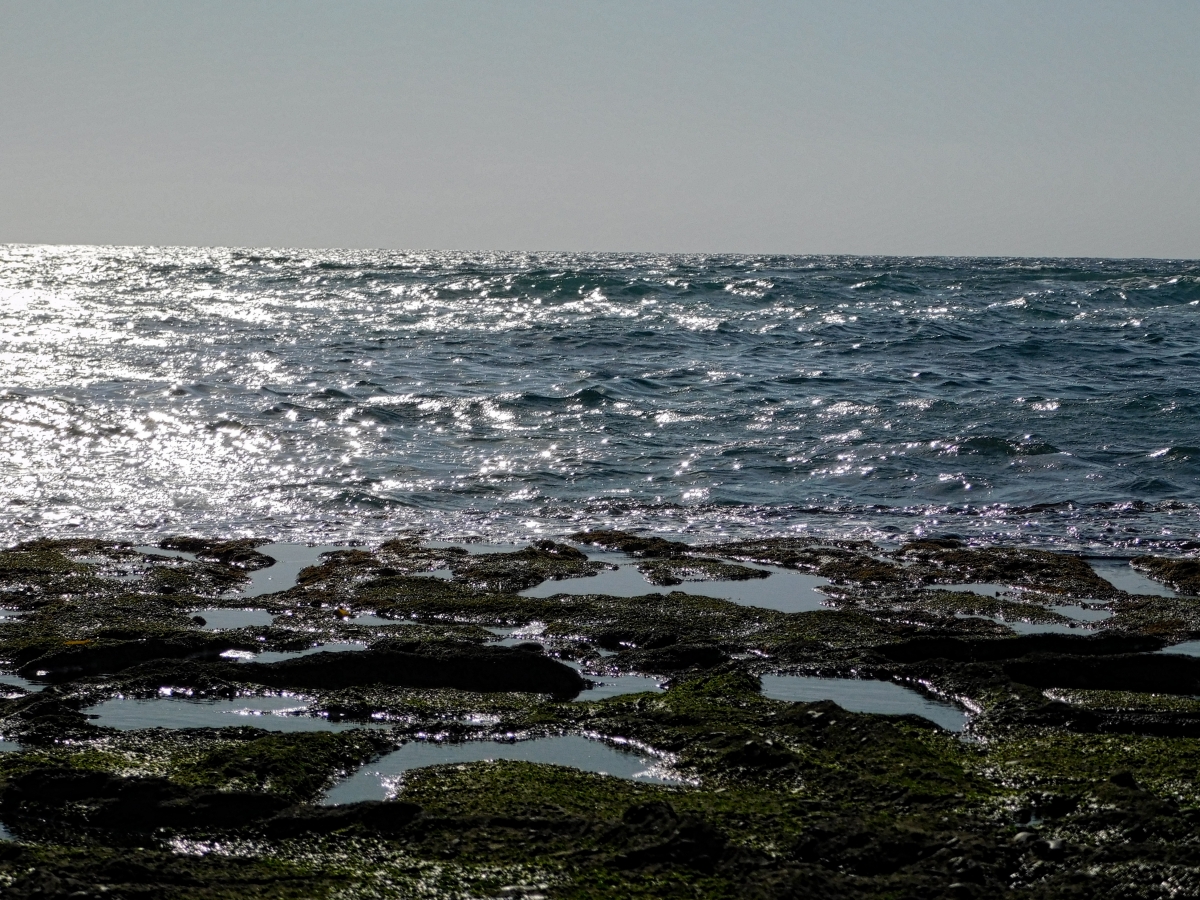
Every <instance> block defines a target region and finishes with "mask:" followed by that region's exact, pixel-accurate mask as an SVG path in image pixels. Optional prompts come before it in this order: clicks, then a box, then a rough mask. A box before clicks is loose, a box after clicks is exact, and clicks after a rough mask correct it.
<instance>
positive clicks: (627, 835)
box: [608, 801, 729, 872]
mask: <svg viewBox="0 0 1200 900" xmlns="http://www.w3.org/2000/svg"><path fill="white" fill-rule="evenodd" d="M621 822H622V824H623V825H624V826H625V827H624V829H623V834H622V835H621V837H622V838H623V839H624V841H625V842H626V843H627V844H633V845H634V846H632V847H630V848H629V849H627V850H624V851H622V852H620V853H617V854H615V855H614V856H612V857H611V858H610V859H609V861H608V864H609V865H610V866H612V867H613V868H617V869H625V870H631V869H650V870H655V869H661V868H663V867H665V866H672V867H673V866H679V865H682V866H686V867H688V868H691V869H697V870H699V871H702V872H705V871H707V872H711V871H712V870H713V869H714V868H715V867H716V865H717V863H718V862H719V861H720V859H721V857H722V856H723V855H724V852H725V849H726V847H727V846H728V844H729V839H728V838H727V837H726V836H725V835H724V834H723V833H722V832H721V831H719V830H718V829H716V828H714V827H713V826H712V825H710V824H708V823H707V822H705V821H703V820H702V819H699V818H697V817H695V816H689V815H680V814H679V813H677V812H676V811H675V808H674V807H673V806H672V805H671V804H670V803H667V802H665V801H657V802H652V803H645V804H640V805H638V806H632V807H630V808H629V809H627V810H626V811H625V814H624V815H623V816H622V818H621Z"/></svg>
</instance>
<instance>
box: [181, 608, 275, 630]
mask: <svg viewBox="0 0 1200 900" xmlns="http://www.w3.org/2000/svg"><path fill="white" fill-rule="evenodd" d="M192 615H194V616H200V618H202V619H204V625H203V626H202V627H203V628H204V630H205V631H225V630H226V629H232V628H263V627H265V626H267V625H270V624H271V623H272V622H274V621H275V617H274V616H273V615H272V614H271V613H269V612H267V611H266V610H265V609H222V608H220V607H213V608H211V609H195V610H192Z"/></svg>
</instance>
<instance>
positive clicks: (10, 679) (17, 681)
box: [0, 674, 45, 691]
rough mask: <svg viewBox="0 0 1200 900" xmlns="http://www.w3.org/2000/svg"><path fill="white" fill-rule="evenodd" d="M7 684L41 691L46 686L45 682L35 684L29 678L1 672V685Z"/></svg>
mask: <svg viewBox="0 0 1200 900" xmlns="http://www.w3.org/2000/svg"><path fill="white" fill-rule="evenodd" d="M6 684H9V685H12V686H13V687H19V688H24V689H25V690H27V691H40V690H42V689H43V688H44V687H45V685H44V684H35V683H34V682H32V681H30V680H29V679H28V678H22V677H21V676H20V675H8V674H0V685H6Z"/></svg>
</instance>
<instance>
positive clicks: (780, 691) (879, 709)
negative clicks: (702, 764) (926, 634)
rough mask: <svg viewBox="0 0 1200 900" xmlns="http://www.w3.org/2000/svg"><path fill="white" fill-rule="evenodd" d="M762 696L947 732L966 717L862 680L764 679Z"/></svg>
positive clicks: (883, 684)
mask: <svg viewBox="0 0 1200 900" xmlns="http://www.w3.org/2000/svg"><path fill="white" fill-rule="evenodd" d="M762 694H763V696H764V697H769V698H771V699H772V700H787V701H789V702H792V703H797V702H804V703H812V702H814V701H817V700H832V701H833V702H834V703H836V704H837V705H838V706H840V707H842V709H845V710H849V711H850V712H858V713H879V714H881V715H885V716H898V715H904V714H906V713H911V714H912V715H916V716H921V717H922V718H925V719H929V720H930V721H931V722H934V723H936V724H938V725H940V726H942V728H945V729H946V730H947V731H962V730H963V728H964V727H966V724H967V714H966V713H964V712H963V711H962V710H960V709H958V708H957V707H955V706H951V705H950V704H949V703H940V702H938V701H936V700H929V699H927V698H926V697H923V696H921V695H920V694H918V693H917V692H916V691H914V690H911V689H909V688H906V687H901V686H900V685H898V684H895V683H893V682H891V681H874V680H870V679H866V678H814V677H809V676H803V675H764V676H762Z"/></svg>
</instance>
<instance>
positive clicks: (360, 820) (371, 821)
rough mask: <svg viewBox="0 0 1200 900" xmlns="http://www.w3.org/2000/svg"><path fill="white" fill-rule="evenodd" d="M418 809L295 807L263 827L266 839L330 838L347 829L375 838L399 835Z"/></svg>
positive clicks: (393, 805) (395, 805)
mask: <svg viewBox="0 0 1200 900" xmlns="http://www.w3.org/2000/svg"><path fill="white" fill-rule="evenodd" d="M420 815H421V807H420V806H418V805H417V804H415V803H407V802H404V801H399V800H386V801H364V802H361V803H348V804H346V805H344V806H296V807H292V808H290V809H287V810H285V811H284V812H281V813H280V814H278V815H276V816H274V817H273V818H271V819H270V820H268V821H267V822H265V823H264V826H263V828H264V831H265V832H266V834H267V835H268V836H269V837H273V838H287V837H297V836H300V835H304V834H330V833H332V832H335V831H345V830H348V829H354V830H365V831H368V832H371V833H374V834H387V835H396V834H402V833H403V832H404V831H405V830H406V829H407V828H408V827H409V826H410V825H411V824H412V823H413V822H414V821H415V820H416V819H417V818H418V817H419V816H420Z"/></svg>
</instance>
